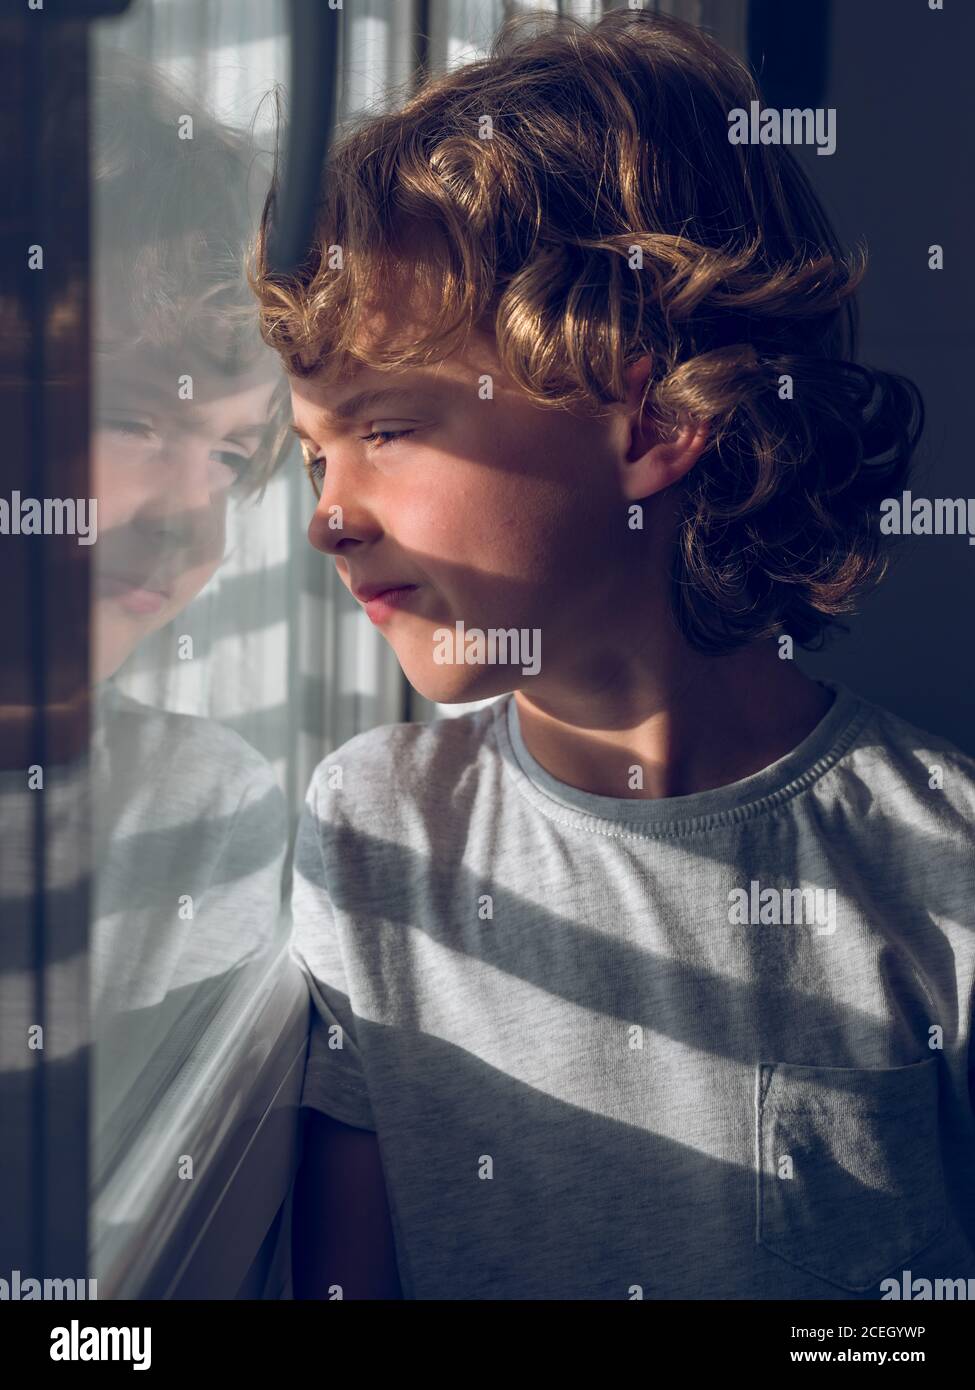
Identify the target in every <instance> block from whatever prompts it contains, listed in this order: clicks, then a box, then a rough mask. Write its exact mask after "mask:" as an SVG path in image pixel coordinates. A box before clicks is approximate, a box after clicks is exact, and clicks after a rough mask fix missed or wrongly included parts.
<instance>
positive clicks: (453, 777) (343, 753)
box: [309, 696, 509, 817]
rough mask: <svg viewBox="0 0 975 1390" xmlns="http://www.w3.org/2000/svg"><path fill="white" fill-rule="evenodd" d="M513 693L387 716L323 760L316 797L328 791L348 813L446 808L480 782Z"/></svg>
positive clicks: (332, 805)
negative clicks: (393, 720) (433, 711)
mask: <svg viewBox="0 0 975 1390" xmlns="http://www.w3.org/2000/svg"><path fill="white" fill-rule="evenodd" d="M508 698H509V697H507V696H502V697H501V698H500V699H498V700H494V701H492V702H491V703H490V704H489V705H484V706H481V707H480V708H478V709H476V710H473V711H472V712H471V713H470V714H461V715H457V716H454V717H451V718H446V717H440V718H436V719H430V720H423V721H417V722H415V723H400V724H381V725H378V726H377V727H376V728H374V729H367V730H365V731H364V732H363V733H361V734H356V735H355V736H354V737H353V738H350V739H349V740H347V742H345V743H343V744H342V745H341V747H339V748H336V749H335V750H334V751H333V752H332V753H330V754H329V755H328V757H326V758H324V759H323V760H322V762H320V763H319V764H318V766H317V767H316V769H315V772H314V774H313V776H312V780H311V786H310V788H309V797H310V798H312V799H314V800H316V801H318V800H321V799H323V798H328V800H329V803H330V808H331V809H333V810H338V808H339V805H341V812H340V814H341V815H342V816H343V817H352V816H355V815H356V813H357V812H358V813H362V814H366V815H369V816H372V817H375V816H376V815H377V813H381V814H382V815H383V816H384V817H385V816H387V815H388V814H391V813H392V812H393V810H394V808H396V807H405V806H409V805H416V804H417V803H420V804H422V805H427V804H429V805H430V806H439V807H440V808H441V809H442V808H443V807H444V805H445V804H448V803H449V801H450V800H451V799H452V798H455V797H456V796H458V795H460V794H462V793H463V789H464V788H465V786H470V785H472V784H473V783H476V781H477V778H478V775H479V769H480V768H481V766H482V765H483V762H484V760H485V759H486V758H491V757H492V756H494V754H495V752H496V746H495V739H494V727H495V721H496V719H497V718H498V717H499V714H501V713H502V712H503V709H504V706H505V704H506V702H507V699H508Z"/></svg>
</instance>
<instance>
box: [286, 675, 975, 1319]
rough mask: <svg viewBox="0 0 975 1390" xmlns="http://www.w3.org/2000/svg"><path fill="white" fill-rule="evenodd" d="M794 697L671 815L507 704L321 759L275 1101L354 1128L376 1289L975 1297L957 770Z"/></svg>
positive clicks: (966, 884)
mask: <svg viewBox="0 0 975 1390" xmlns="http://www.w3.org/2000/svg"><path fill="white" fill-rule="evenodd" d="M823 684H824V685H828V687H829V688H830V689H831V690H833V691H834V692H835V699H834V702H833V704H832V706H831V707H830V709H829V710H828V711H827V713H826V715H825V717H824V718H823V719H822V720H821V722H820V723H819V724H818V725H817V727H816V728H815V729H814V730H813V732H812V733H811V734H810V735H809V736H808V737H807V738H806V739H804V740H803V742H802V743H801V744H799V746H798V747H796V748H795V749H793V751H792V752H791V753H789V754H788V755H787V756H785V757H784V758H781V759H779V760H778V761H777V762H775V763H774V764H772V765H771V766H770V767H767V768H765V769H764V770H763V771H761V772H758V773H755V774H754V775H753V776H750V777H747V778H745V779H744V780H742V781H740V782H736V783H734V784H732V785H729V786H724V787H720V788H717V789H716V790H712V791H706V792H700V793H696V794H694V795H691V796H681V797H669V798H664V799H658V800H638V799H617V798H612V797H605V796H595V795H592V794H590V793H587V792H583V791H579V790H578V789H575V788H572V787H570V786H567V785H565V784H564V783H561V782H559V781H557V780H556V779H555V778H553V777H552V776H551V775H550V774H548V773H547V772H546V771H545V770H544V769H543V768H542V767H541V766H540V765H539V764H538V763H537V762H536V761H535V760H534V759H533V758H532V757H531V755H530V754H529V753H528V751H527V749H526V748H525V745H524V743H523V741H522V738H521V734H520V730H519V725H518V716H517V707H516V704H515V701H514V699H513V698H512V697H510V696H505V697H503V698H502V699H501V700H499V701H497V702H495V703H494V704H493V705H491V706H488V707H487V708H482V709H479V710H477V711H476V712H474V713H472V714H468V715H464V716H461V717H460V718H457V719H443V720H438V721H434V722H432V723H426V724H396V725H387V726H384V727H382V728H377V729H372V730H370V731H368V732H367V733H364V734H360V735H359V736H358V737H356V738H353V739H352V740H350V741H349V742H348V743H346V744H345V745H344V746H343V747H342V748H340V749H338V750H337V751H336V752H334V753H333V754H332V755H331V756H330V757H329V758H327V759H326V760H325V761H324V762H323V763H322V764H321V765H320V767H319V768H318V769H317V771H316V774H315V776H314V778H313V780H312V785H311V787H310V789H309V793H308V798H307V805H306V810H305V815H304V818H303V821H302V824H301V828H300V831H299V838H298V844H297V849H296V856H295V883H294V897H293V909H294V923H293V937H292V947H291V950H292V955H293V957H294V959H295V960H296V961H297V963H298V965H299V966H300V967H301V968H302V969H303V970H304V972H305V975H306V978H307V980H308V984H309V988H310V992H311V996H312V1002H313V1011H312V1028H311V1037H310V1045H309V1054H308V1062H307V1069H306V1075H305V1082H304V1092H303V1096H302V1104H303V1105H307V1106H311V1107H314V1108H315V1109H317V1110H321V1111H324V1112H325V1113H326V1114H329V1115H332V1116H334V1117H335V1118H337V1119H339V1120H342V1121H344V1122H345V1123H347V1124H350V1125H355V1126H358V1127H360V1128H364V1129H371V1130H375V1131H376V1134H377V1136H378V1142H379V1146H380V1153H381V1156H382V1162H383V1169H384V1173H385V1177H386V1184H387V1189H388V1194H389V1201H390V1207H391V1215H392V1221H393V1228H394V1233H395V1238H396V1247H397V1259H398V1265H399V1273H400V1278H401V1281H402V1285H403V1291H404V1295H405V1296H406V1297H407V1298H416V1299H436V1298H442V1299H500V1298H513V1299H534V1298H553V1299H633V1298H640V1297H643V1298H654V1299H671V1298H700V1299H705V1298H713V1299H736V1298H742V1299H748V1298H755V1299H766V1298H786V1299H829V1298H843V1297H846V1298H866V1299H877V1298H882V1297H885V1296H887V1297H890V1296H894V1294H893V1289H892V1285H889V1284H887V1285H883V1286H882V1285H881V1281H882V1280H884V1279H886V1278H888V1277H890V1278H892V1279H894V1280H896V1281H897V1285H898V1290H899V1291H900V1296H902V1297H903V1296H905V1290H906V1291H907V1294H908V1295H910V1293H911V1291H912V1290H913V1294H914V1296H918V1292H919V1291H920V1292H921V1293H922V1294H923V1292H924V1287H925V1286H924V1285H923V1283H915V1282H914V1281H916V1280H923V1279H928V1280H931V1281H934V1280H936V1279H941V1280H945V1279H951V1280H970V1281H971V1282H970V1283H968V1284H967V1285H964V1286H959V1285H953V1286H952V1288H953V1290H954V1292H953V1293H952V1292H949V1293H948V1294H947V1296H954V1297H959V1296H961V1297H964V1296H965V1293H966V1292H967V1296H968V1297H970V1298H975V1114H973V1110H975V1104H973V1091H975V1079H973V1070H975V1068H973V1062H975V1058H973V1042H972V1007H973V983H975V854H973V824H975V759H972V758H970V757H968V756H966V755H965V754H963V753H962V752H961V751H960V750H958V749H957V748H955V747H954V746H953V745H952V744H950V743H948V742H947V741H946V740H944V739H942V738H939V737H937V736H935V735H931V734H927V733H923V732H921V731H920V730H919V729H917V728H915V727H913V726H912V725H910V724H908V723H907V722H905V721H904V720H903V719H901V718H899V717H898V716H896V715H894V714H892V713H890V712H888V711H886V710H884V709H882V708H880V707H878V706H876V705H873V704H871V703H870V702H868V701H866V700H864V699H862V698H861V697H859V696H857V695H856V694H855V693H854V692H853V691H851V690H850V689H849V688H848V687H846V686H844V685H841V684H838V683H835V682H823ZM942 1288H943V1286H942ZM959 1290H960V1292H959ZM931 1293H932V1294H933V1295H934V1296H936V1297H937V1296H938V1292H937V1286H934V1285H932V1288H931ZM929 1296H931V1295H930V1294H929ZM942 1296H945V1295H944V1294H942Z"/></svg>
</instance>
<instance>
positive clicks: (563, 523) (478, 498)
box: [291, 334, 648, 704]
mask: <svg viewBox="0 0 975 1390" xmlns="http://www.w3.org/2000/svg"><path fill="white" fill-rule="evenodd" d="M485 374H487V375H489V376H490V378H491V383H492V386H493V399H482V397H483V396H484V395H486V394H487V393H486V391H485V389H484V384H483V377H484V375H485ZM391 388H398V389H399V390H401V391H402V392H403V393H404V394H403V395H401V396H399V397H396V398H392V399H390V400H388V401H386V402H383V403H370V404H366V405H363V406H362V407H360V408H357V409H356V410H355V412H354V414H353V415H352V416H351V417H350V418H348V419H346V418H341V417H340V416H339V414H338V412H339V409H340V407H341V406H343V405H344V404H347V403H348V402H350V401H351V400H352V399H353V398H354V397H356V396H358V395H359V393H360V392H363V391H373V390H390V389H391ZM291 392H292V405H293V410H294V418H295V427H296V429H297V430H298V431H299V432H302V433H303V434H304V435H306V436H307V439H306V449H307V457H308V458H309V459H322V458H324V460H325V467H324V475H323V476H322V475H319V484H320V487H321V497H320V499H319V504H318V506H317V508H316V510H315V514H314V516H313V518H312V521H311V524H310V526H309V530H308V535H309V539H310V541H311V543H312V545H314V546H315V547H316V548H317V549H319V550H322V551H324V552H325V553H326V554H329V555H331V556H332V557H333V558H334V559H335V562H336V567H337V570H338V573H339V575H340V577H341V579H342V581H343V583H344V584H345V585H346V586H347V587H348V588H349V589H350V590H353V591H356V590H361V589H362V588H364V587H366V586H375V585H394V584H400V585H414V586H415V588H414V589H413V590H412V592H410V593H409V594H408V595H407V596H406V598H405V601H403V602H402V603H401V604H399V606H397V607H395V608H392V609H389V608H387V609H384V610H380V611H378V612H376V611H375V609H376V605H373V606H372V608H371V609H370V610H369V612H370V616H371V617H373V621H375V622H377V624H378V625H379V626H380V628H381V631H382V633H383V635H384V636H385V637H386V639H387V640H388V641H389V643H390V645H391V646H392V647H393V649H394V651H395V653H396V656H397V658H398V660H399V662H400V665H401V666H402V669H403V671H404V673H405V675H406V677H407V679H408V680H409V682H410V684H411V685H412V686H413V687H414V688H415V689H416V690H418V691H419V692H420V693H421V694H422V695H424V696H426V697H427V699H429V700H433V701H437V702H443V703H448V704H449V703H463V702H467V701H472V700H479V699H486V698H489V697H491V696H493V695H499V694H503V693H505V692H507V691H510V690H516V689H525V690H532V689H534V690H535V691H536V692H537V691H540V690H541V689H543V688H544V684H545V681H546V677H547V676H550V675H552V674H553V673H556V674H558V675H561V676H562V677H564V676H566V675H567V674H573V675H575V676H576V677H578V678H580V679H581V680H582V681H583V683H585V684H588V685H591V684H592V683H593V682H594V681H595V682H596V683H598V682H599V681H600V680H601V679H603V677H604V675H605V677H608V678H611V676H612V672H611V671H610V670H605V669H604V667H603V665H601V664H600V663H601V662H602V660H603V655H604V653H609V652H611V651H612V650H613V647H614V644H617V643H618V642H619V641H620V640H624V641H626V640H629V641H630V642H631V643H632V642H634V640H635V638H634V632H633V624H634V622H635V621H636V620H637V619H638V617H639V615H640V614H646V612H647V606H646V601H645V594H644V592H643V591H644V590H645V586H646V584H647V582H648V581H647V577H646V568H647V566H646V558H645V557H646V554H647V539H646V533H644V532H634V531H633V530H632V529H630V528H629V527H628V525H627V515H628V513H627V508H628V506H629V500H628V498H626V497H625V496H624V495H623V489H622V482H621V469H620V467H619V464H620V460H621V458H622V456H623V455H625V453H626V450H627V439H628V435H629V430H628V426H627V425H626V424H625V422H624V419H623V417H622V416H620V415H613V417H612V418H611V419H608V420H602V421H593V420H586V419H583V418H581V417H579V416H577V415H574V414H570V413H569V412H568V411H565V410H557V411H553V410H551V409H547V410H542V409H539V408H538V407H537V406H535V405H533V404H532V403H531V402H530V401H529V400H528V399H527V397H526V396H525V395H524V394H523V393H522V392H521V391H520V390H519V389H518V388H517V387H516V386H515V385H514V384H513V383H512V382H511V380H510V378H508V377H507V376H506V375H505V373H504V372H503V370H502V368H501V366H500V363H499V362H498V361H497V358H496V356H495V350H494V343H493V339H491V338H490V337H488V336H487V335H484V334H476V335H474V337H473V338H472V340H471V341H470V345H469V346H468V348H467V349H466V351H465V352H464V353H461V354H457V355H455V356H454V357H452V358H450V359H448V360H447V361H445V362H443V363H440V364H438V365H436V366H433V367H429V368H423V369H415V370H411V371H408V372H403V373H400V372H396V373H390V372H380V371H375V370H372V369H363V370H361V371H359V372H357V373H356V375H355V376H354V378H351V379H348V380H347V381H345V382H343V383H341V384H336V385H332V386H329V387H328V388H324V387H323V386H322V385H321V384H320V383H318V382H317V381H316V378H315V377H310V378H305V379H292V381H291ZM323 411H324V412H327V413H326V414H322V412H323ZM378 431H390V432H393V431H409V433H408V434H404V435H402V436H401V437H399V438H395V437H394V438H391V439H389V440H382V439H376V438H372V439H366V438H365V436H367V435H370V434H372V433H373V432H378ZM336 507H340V508H341V509H342V510H341V520H342V523H343V524H342V527H341V529H336V528H334V527H331V526H330V525H329V518H330V515H331V516H335V515H338V514H337V513H335V512H334V511H333V510H332V509H334V508H336ZM634 538H635V539H634ZM458 622H462V623H463V625H464V629H465V631H469V630H470V629H472V628H477V629H481V630H483V631H484V632H485V634H486V633H487V631H488V629H490V628H516V629H519V631H520V630H521V629H526V630H527V631H528V633H529V634H532V633H534V634H535V635H534V636H533V637H531V640H532V641H533V642H534V646H535V649H538V650H539V651H540V669H539V674H538V675H532V674H529V675H525V674H523V672H522V666H523V665H527V664H530V662H529V661H528V660H527V658H526V657H525V655H524V653H525V648H524V647H522V649H521V655H520V657H519V660H518V661H517V662H512V663H509V664H507V665H498V664H490V663H489V662H488V661H483V660H482V662H481V663H480V664H467V663H465V662H463V660H462V657H463V653H464V648H463V647H462V646H461V645H460V644H459V643H457V642H455V644H454V647H453V652H452V653H451V652H450V651H449V649H447V648H445V646H444V643H443V641H442V631H443V629H451V630H455V625H456V624H457V623H458ZM438 629H439V630H440V634H439V636H438V635H437V634H438ZM438 650H439V652H440V655H441V657H443V656H444V654H445V653H446V654H447V655H448V656H452V658H453V659H452V660H451V661H449V662H444V661H442V660H440V661H438V660H437V659H435V653H436V652H437V651H438ZM486 650H487V651H488V652H490V650H491V649H490V647H488V648H487V649H486ZM496 654H497V653H496Z"/></svg>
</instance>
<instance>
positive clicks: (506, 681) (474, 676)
mask: <svg viewBox="0 0 975 1390" xmlns="http://www.w3.org/2000/svg"><path fill="white" fill-rule="evenodd" d="M403 674H404V675H405V677H406V679H407V680H408V681H409V683H410V685H411V686H412V687H413V689H414V690H415V691H416V692H417V694H418V695H422V696H423V698H424V699H425V700H429V701H431V703H432V704H435V705H465V704H470V703H473V702H474V701H475V700H490V699H492V698H493V697H494V696H496V695H506V694H507V693H508V691H509V690H514V689H515V688H516V686H517V685H518V683H519V679H520V677H519V673H518V672H516V671H513V670H511V669H510V668H507V667H499V666H493V667H492V666H487V667H485V666H480V667H478V666H429V665H428V666H424V667H422V668H419V667H413V666H409V667H407V666H406V665H403Z"/></svg>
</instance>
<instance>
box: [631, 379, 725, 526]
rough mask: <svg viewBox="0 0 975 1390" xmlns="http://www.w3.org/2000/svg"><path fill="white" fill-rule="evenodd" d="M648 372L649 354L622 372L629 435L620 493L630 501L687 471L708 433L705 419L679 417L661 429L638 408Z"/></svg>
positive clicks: (652, 491)
mask: <svg viewBox="0 0 975 1390" xmlns="http://www.w3.org/2000/svg"><path fill="white" fill-rule="evenodd" d="M649 372H650V358H649V357H646V356H645V357H641V358H640V359H639V361H637V362H634V363H633V364H632V365H631V366H630V367H628V368H627V369H626V374H625V375H626V380H627V404H626V407H625V423H626V427H627V430H628V435H627V439H626V452H625V454H624V455H623V457H622V458H621V459H620V471H621V484H622V489H623V496H624V497H625V498H627V500H629V501H637V500H639V499H640V498H643V497H650V496H652V495H653V493H655V492H662V491H663V490H664V488H666V487H669V486H670V485H671V483H676V482H677V481H678V480H679V479H680V478H682V477H683V476H684V474H685V473H688V472H689V471H690V470H691V469H692V468H693V467H694V465H695V463H697V461H698V459H699V458H700V457H701V455H702V453H703V452H704V449H705V447H706V445H707V442H708V435H709V433H710V430H709V428H708V423H707V421H706V420H704V421H700V420H681V421H680V423H679V424H678V425H677V426H676V427H675V428H674V430H673V431H672V433H670V434H665V433H663V432H662V429H661V426H660V424H659V423H658V422H657V421H655V420H653V419H652V418H651V417H650V415H649V413H648V412H647V411H641V409H640V400H641V397H642V395H643V391H644V388H645V386H646V383H647V377H648V375H649Z"/></svg>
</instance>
